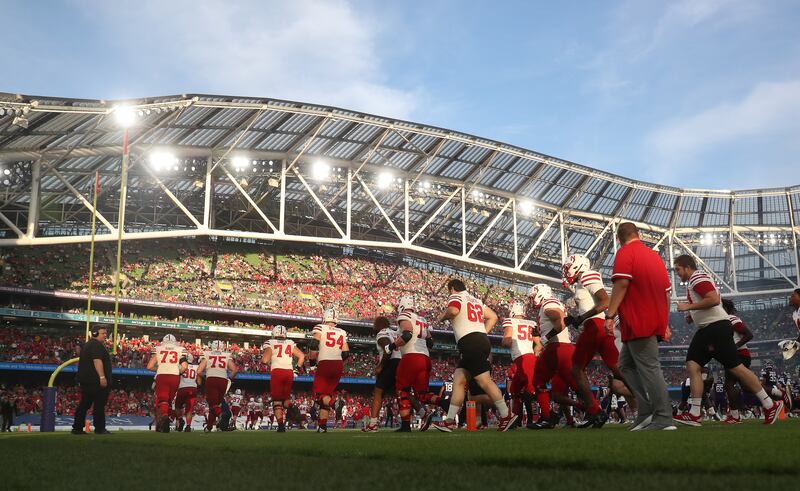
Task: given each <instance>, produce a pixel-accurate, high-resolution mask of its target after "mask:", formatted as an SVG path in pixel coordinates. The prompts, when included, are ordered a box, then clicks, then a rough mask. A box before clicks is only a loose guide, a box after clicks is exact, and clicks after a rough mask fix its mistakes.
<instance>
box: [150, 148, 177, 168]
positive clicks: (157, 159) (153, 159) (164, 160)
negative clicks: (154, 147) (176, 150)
mask: <svg viewBox="0 0 800 491" xmlns="http://www.w3.org/2000/svg"><path fill="white" fill-rule="evenodd" d="M177 160H178V159H177V158H175V155H173V154H171V153H170V152H167V151H164V150H158V151H155V152H153V153H151V154H150V167H152V168H153V170H154V171H156V172H160V171H162V170H169V169H171V168H173V167H174V166H175V163H176V162H177Z"/></svg>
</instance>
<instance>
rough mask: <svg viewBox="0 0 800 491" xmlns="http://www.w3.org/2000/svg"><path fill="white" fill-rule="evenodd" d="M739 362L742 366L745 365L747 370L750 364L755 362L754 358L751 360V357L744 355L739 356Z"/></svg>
mask: <svg viewBox="0 0 800 491" xmlns="http://www.w3.org/2000/svg"><path fill="white" fill-rule="evenodd" d="M739 360H740V361H741V362H742V365H744V366H745V367H746V368H750V363H752V362H753V359H752V358H750V357H749V356H744V355H742V354H739Z"/></svg>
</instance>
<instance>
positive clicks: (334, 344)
mask: <svg viewBox="0 0 800 491" xmlns="http://www.w3.org/2000/svg"><path fill="white" fill-rule="evenodd" d="M314 333H315V334H316V333H319V335H320V338H319V353H318V355H317V360H318V361H330V360H338V361H341V360H342V351H343V350H344V346H345V344H346V343H347V332H346V331H345V330H344V329H340V328H338V327H336V326H330V325H328V324H317V325H316V326H314Z"/></svg>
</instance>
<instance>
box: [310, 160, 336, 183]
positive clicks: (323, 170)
mask: <svg viewBox="0 0 800 491" xmlns="http://www.w3.org/2000/svg"><path fill="white" fill-rule="evenodd" d="M330 173H331V166H329V165H328V164H326V163H325V162H323V161H322V160H317V161H316V162H314V164H313V165H312V166H311V176H312V177H313V178H314V179H315V180H317V181H322V180H323V179H327V178H328V176H329V175H330Z"/></svg>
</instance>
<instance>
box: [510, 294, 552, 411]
mask: <svg viewBox="0 0 800 491" xmlns="http://www.w3.org/2000/svg"><path fill="white" fill-rule="evenodd" d="M524 312H525V306H524V305H523V304H521V303H515V304H514V305H512V306H511V317H510V318H508V319H505V320H504V321H503V341H502V345H503V346H505V347H506V348H510V349H511V360H512V365H511V367H510V368H509V371H510V372H511V375H510V381H509V383H508V384H507V385H506V387H507V390H508V392H509V394H511V400H512V403H511V412H513V413H514V414H516V415H517V416H519V417H522V407H523V405H524V407H525V414H526V415H527V418H528V422H531V421H533V396H534V394H535V393H536V390H535V389H534V386H533V375H534V368H535V366H536V357H538V356H539V353H541V352H542V341H541V337H540V336H539V326H538V325H537V324H536V322H535V321H532V320H528V319H525V318H524Z"/></svg>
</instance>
